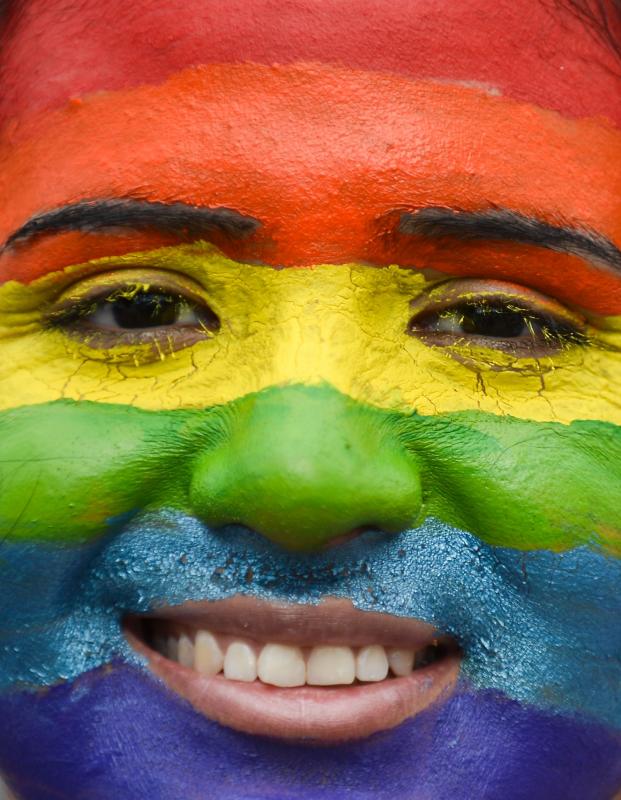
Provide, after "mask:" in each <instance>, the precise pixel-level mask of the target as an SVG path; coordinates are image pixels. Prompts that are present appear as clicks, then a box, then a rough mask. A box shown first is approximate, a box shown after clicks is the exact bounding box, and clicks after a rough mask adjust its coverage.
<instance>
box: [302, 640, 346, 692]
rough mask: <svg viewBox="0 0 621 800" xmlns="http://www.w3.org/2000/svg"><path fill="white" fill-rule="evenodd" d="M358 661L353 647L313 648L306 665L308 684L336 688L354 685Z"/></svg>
mask: <svg viewBox="0 0 621 800" xmlns="http://www.w3.org/2000/svg"><path fill="white" fill-rule="evenodd" d="M355 678H356V660H355V658H354V652H353V650H352V649H351V647H325V646H324V647H313V649H312V650H311V654H310V656H309V658H308V664H307V665H306V683H308V684H310V685H311V686H336V685H337V684H341V683H353V682H354V680H355Z"/></svg>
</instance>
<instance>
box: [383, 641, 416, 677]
mask: <svg viewBox="0 0 621 800" xmlns="http://www.w3.org/2000/svg"><path fill="white" fill-rule="evenodd" d="M388 664H389V666H390V669H391V670H392V671H393V673H394V674H395V675H397V676H398V677H401V678H403V677H407V676H408V675H409V674H410V672H412V670H413V669H414V650H403V649H399V648H396V647H393V648H391V649H390V650H388Z"/></svg>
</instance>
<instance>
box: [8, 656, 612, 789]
mask: <svg viewBox="0 0 621 800" xmlns="http://www.w3.org/2000/svg"><path fill="white" fill-rule="evenodd" d="M0 718H1V719H2V724H1V725H0V766H1V767H2V769H4V770H5V771H6V773H7V774H9V775H10V776H11V778H12V780H13V782H14V786H15V788H16V789H17V790H18V792H19V793H20V794H21V796H22V797H23V798H24V800H52V798H54V800H58V798H65V799H66V800H82V798H84V800H86V799H87V798H88V800H111V798H119V800H173V799H174V800H208V798H216V797H217V798H227V800H242V798H243V800H259V799H260V800H267V798H269V799H270V800H290V798H299V800H344V798H347V800H406V798H407V800H473V798H477V800H522V798H524V800H526V798H528V800H608V798H612V796H613V795H614V792H615V789H618V788H619V787H620V786H621V735H619V734H618V733H613V732H612V731H611V730H609V729H606V728H604V727H602V726H600V725H596V724H590V723H587V722H584V721H578V720H576V719H572V718H569V717H566V716H561V715H555V714H553V713H549V712H542V711H539V710H536V709H534V708H532V707H524V706H521V705H520V704H519V703H517V702H515V701H511V700H507V699H505V698H503V697H502V696H500V695H498V694H494V693H492V692H476V693H475V692H473V691H471V690H468V689H467V688H463V689H462V690H460V692H458V693H457V694H456V695H454V696H453V697H452V698H451V699H450V700H449V701H448V702H446V703H444V705H442V706H439V707H436V708H434V709H431V710H429V711H427V712H426V713H425V714H423V715H421V716H419V717H417V718H416V719H415V720H411V721H409V722H407V723H405V724H404V725H402V726H401V727H399V728H397V729H395V730H393V731H389V732H386V733H383V734H378V735H376V736H374V737H371V738H370V739H367V740H365V741H361V742H358V743H353V744H351V743H350V744H347V745H339V746H332V747H326V748H310V747H305V746H302V745H286V744H282V743H277V742H274V741H269V740H266V739H260V738H256V737H249V736H246V735H243V734H239V733H236V732H234V731H232V730H229V729H227V728H223V727H221V726H219V725H217V724H216V723H213V722H211V721H209V720H206V719H204V718H203V717H201V716H199V715H198V714H196V713H195V712H194V711H193V710H192V709H191V708H190V707H189V706H188V705H186V704H185V703H184V702H182V701H180V700H179V699H178V698H177V697H176V696H175V695H172V694H171V693H169V692H168V690H166V689H165V688H164V687H163V686H162V685H160V684H159V683H157V682H156V681H155V680H154V679H153V678H152V677H151V676H150V675H148V674H144V673H142V672H141V671H140V670H138V669H136V668H133V667H129V666H125V665H119V666H118V667H115V668H114V669H112V670H110V669H108V670H105V669H104V670H100V671H97V672H95V673H90V674H89V675H86V676H84V677H83V678H81V679H80V680H78V681H76V682H75V683H74V684H71V685H63V686H59V687H55V688H53V689H49V690H46V691H43V692H40V693H38V694H36V695H35V694H30V693H25V692H24V693H21V692H20V693H12V694H4V695H1V696H0Z"/></svg>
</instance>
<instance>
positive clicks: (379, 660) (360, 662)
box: [356, 644, 388, 681]
mask: <svg viewBox="0 0 621 800" xmlns="http://www.w3.org/2000/svg"><path fill="white" fill-rule="evenodd" d="M386 675H388V659H387V658H386V651H385V650H384V648H383V647H382V646H381V645H379V644H373V645H369V646H368V647H361V648H360V650H359V651H358V655H357V656H356V677H357V678H358V680H359V681H383V680H384V678H385V677H386Z"/></svg>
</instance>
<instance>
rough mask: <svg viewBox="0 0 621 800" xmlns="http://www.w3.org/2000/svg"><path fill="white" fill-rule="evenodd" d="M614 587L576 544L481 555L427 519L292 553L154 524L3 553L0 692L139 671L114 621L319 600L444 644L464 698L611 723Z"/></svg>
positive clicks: (620, 603) (618, 571) (615, 665)
mask: <svg viewBox="0 0 621 800" xmlns="http://www.w3.org/2000/svg"><path fill="white" fill-rule="evenodd" d="M620 587H621V561H619V560H617V559H615V558H612V557H607V556H606V555H603V554H601V553H596V552H593V551H591V550H589V549H587V548H579V549H576V550H572V551H569V552H564V553H558V554H555V553H551V552H546V551H532V552H530V551H529V552H523V551H517V550H511V549H504V548H494V547H491V546H488V545H485V544H483V543H482V542H481V541H480V540H478V539H476V538H475V537H473V536H472V535H470V534H468V533H465V532H463V531H459V530H455V529H452V528H449V527H448V526H446V525H443V524H440V523H437V522H434V521H429V522H428V523H426V524H425V525H424V526H423V527H421V528H419V529H417V530H412V531H407V532H404V533H402V534H400V535H398V536H393V537H389V536H386V535H381V534H379V533H375V532H368V533H366V534H364V535H362V536H361V537H359V538H358V539H357V540H355V541H352V542H350V543H348V544H347V545H343V546H342V547H339V548H335V549H333V550H330V551H326V552H323V553H319V554H313V555H297V554H290V553H286V552H284V551H283V550H281V549H280V548H278V547H277V546H276V545H273V544H272V543H270V542H268V541H267V540H265V539H262V538H260V537H258V536H256V535H255V534H252V533H250V532H248V531H246V530H244V529H227V530H224V531H220V532H214V531H211V530H209V529H207V528H205V527H204V526H203V525H201V523H199V522H197V521H196V520H195V519H192V518H188V517H184V516H181V515H179V514H176V513H172V512H168V513H163V514H161V513H160V514H158V515H152V516H144V517H142V518H140V517H137V518H136V519H135V520H134V521H133V522H132V523H130V524H129V525H126V526H125V528H124V530H123V531H122V532H120V533H117V534H116V535H113V536H110V537H108V538H107V539H105V540H102V541H99V542H97V543H96V544H91V545H89V546H81V547H77V546H76V547H73V548H70V547H66V546H51V545H47V546H42V545H35V544H23V543H20V544H16V543H4V544H3V545H2V547H1V549H0V620H2V623H1V626H2V627H1V629H0V643H1V644H0V646H1V647H2V654H1V658H0V663H1V665H2V667H1V674H0V687H5V688H6V687H9V686H11V685H15V684H17V685H20V686H24V687H33V688H36V687H40V686H46V685H52V684H55V683H57V682H58V681H59V680H62V679H67V680H71V679H73V678H75V677H77V676H78V675H80V674H81V673H83V672H86V671H88V670H91V669H93V668H96V667H98V666H101V665H103V664H106V663H109V662H110V661H112V660H113V659H120V660H122V661H125V662H127V663H133V664H137V663H139V662H138V659H137V657H136V656H135V654H134V653H133V651H131V650H130V649H129V647H128V646H127V644H126V642H125V640H124V638H123V636H122V634H121V631H120V619H121V617H122V615H123V613H124V612H127V611H134V612H141V611H147V610H149V609H152V608H154V607H155V606H157V605H158V604H162V603H167V604H177V603H181V602H183V601H185V600H191V599H213V600H215V599H220V598H224V597H228V596H231V595H233V594H236V593H243V594H247V595H251V596H255V597H261V598H265V599H268V600H280V601H291V602H298V603H315V602H317V601H319V600H320V599H321V598H322V597H323V596H326V595H333V596H341V597H348V598H351V599H352V601H353V602H354V604H355V605H356V606H358V607H359V608H361V609H366V610H375V611H382V612H386V613H390V614H397V615H404V616H410V617H418V618H421V619H423V620H427V621H429V622H432V623H435V624H436V625H437V626H438V627H439V628H441V629H442V630H444V631H447V632H449V633H452V634H454V635H456V636H457V637H458V638H459V640H460V642H461V643H462V645H463V647H464V650H465V654H466V657H465V660H464V665H463V674H464V676H465V677H467V678H468V680H469V681H470V682H471V683H472V685H473V686H475V687H477V688H485V689H495V690H498V691H500V692H502V693H503V694H504V695H506V696H507V697H509V698H513V699H516V700H519V701H523V702H526V703H529V704H534V705H537V706H540V707H547V708H550V707H551V708H557V709H559V710H563V711H565V712H569V713H579V714H583V715H587V716H590V717H592V718H595V719H598V720H600V721H602V722H605V723H608V724H611V725H614V726H617V727H620V728H621V693H619V691H618V688H619V685H620V681H621V625H619V619H621V591H620Z"/></svg>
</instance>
